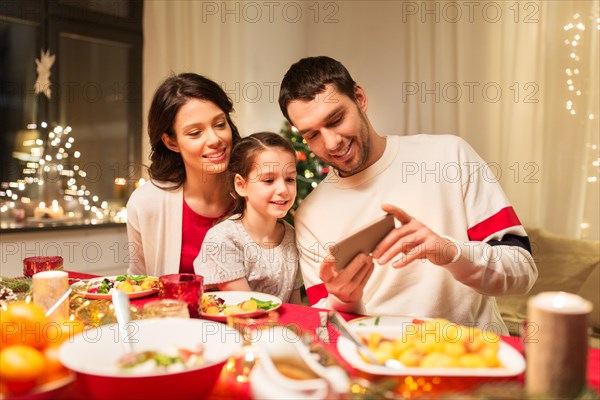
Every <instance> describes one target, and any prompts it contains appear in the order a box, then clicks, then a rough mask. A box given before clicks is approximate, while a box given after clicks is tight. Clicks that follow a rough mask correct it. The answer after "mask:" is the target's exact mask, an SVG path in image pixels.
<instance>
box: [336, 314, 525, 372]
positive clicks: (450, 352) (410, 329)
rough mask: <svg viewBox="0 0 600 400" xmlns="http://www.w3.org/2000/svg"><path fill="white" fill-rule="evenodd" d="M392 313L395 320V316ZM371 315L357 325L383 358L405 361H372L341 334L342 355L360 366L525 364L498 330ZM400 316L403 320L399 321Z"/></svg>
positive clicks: (512, 368)
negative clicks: (395, 363) (383, 319)
mask: <svg viewBox="0 0 600 400" xmlns="http://www.w3.org/2000/svg"><path fill="white" fill-rule="evenodd" d="M391 321H392V320H391V318H389V321H388V323H389V322H391ZM373 322H379V321H378V320H374V321H371V320H367V321H365V323H364V325H361V324H362V323H361V322H359V323H356V324H354V325H353V326H352V330H353V331H354V332H355V333H356V334H357V335H358V336H359V337H360V339H361V340H362V342H363V343H364V344H365V345H366V346H368V348H369V350H371V352H372V353H373V355H374V356H375V358H376V359H377V361H379V362H380V363H381V364H385V363H386V361H389V360H395V361H399V362H400V364H401V365H402V368H396V369H395V368H390V367H387V366H385V365H377V364H373V363H370V362H369V361H367V360H366V359H365V357H363V356H362V354H360V353H359V351H358V350H357V348H356V346H354V344H352V343H351V342H350V341H349V340H346V339H345V338H341V339H340V341H339V342H338V349H339V351H340V354H341V355H342V357H344V358H345V359H346V360H347V361H348V362H349V363H350V364H352V365H354V366H355V367H356V368H358V369H360V370H363V371H366V372H370V373H374V374H380V375H407V374H418V375H422V376H427V375H439V376H514V375H518V374H520V373H521V372H523V370H524V369H525V361H524V359H523V357H522V355H521V354H520V353H519V352H518V351H516V350H515V349H514V348H513V347H511V346H510V345H508V344H507V343H504V342H503V341H502V339H501V338H500V337H499V336H498V335H497V334H495V333H493V332H490V331H486V330H481V329H479V328H476V327H468V326H463V325H459V324H456V323H453V322H450V321H448V320H445V319H441V318H435V319H414V320H413V321H412V323H407V322H406V321H402V323H400V324H396V323H394V324H388V323H386V324H383V325H378V324H376V323H373ZM396 322H400V320H398V321H396Z"/></svg>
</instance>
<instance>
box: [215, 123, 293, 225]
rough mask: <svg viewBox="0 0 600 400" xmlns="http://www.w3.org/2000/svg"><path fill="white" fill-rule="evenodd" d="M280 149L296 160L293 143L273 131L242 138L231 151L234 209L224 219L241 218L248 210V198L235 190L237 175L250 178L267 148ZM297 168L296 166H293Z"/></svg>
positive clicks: (230, 182)
mask: <svg viewBox="0 0 600 400" xmlns="http://www.w3.org/2000/svg"><path fill="white" fill-rule="evenodd" d="M268 149H280V150H283V151H286V152H288V153H290V154H291V155H292V157H294V160H296V150H295V149H294V146H292V143H291V142H290V141H289V140H287V139H285V138H284V137H283V136H281V135H279V134H277V133H273V132H257V133H253V134H252V135H250V136H246V137H245V138H242V139H241V140H240V141H239V142H238V143H237V144H236V145H235V147H234V148H233V150H232V151H231V157H230V158H229V165H228V167H227V185H228V188H229V193H231V196H232V197H233V209H232V210H231V212H229V213H228V215H227V216H226V217H224V219H226V218H228V217H230V216H232V215H235V214H239V215H240V218H241V217H242V216H243V215H244V212H245V211H246V199H244V198H243V197H242V196H240V195H239V194H238V193H237V192H236V191H235V175H236V174H239V175H240V176H241V177H242V178H244V179H246V180H247V179H248V176H249V175H250V172H252V168H253V167H254V166H255V165H256V159H257V157H258V156H259V155H260V154H261V153H262V152H263V151H265V150H268ZM293 167H294V169H296V166H295V165H294V166H293Z"/></svg>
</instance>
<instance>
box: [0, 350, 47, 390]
mask: <svg viewBox="0 0 600 400" xmlns="http://www.w3.org/2000/svg"><path fill="white" fill-rule="evenodd" d="M45 369H46V360H45V359H44V355H43V354H42V353H41V352H40V351H39V350H37V349H34V348H33V347H30V346H25V345H22V344H15V345H12V346H8V347H6V348H3V349H2V351H0V379H2V380H3V381H4V382H5V384H6V387H7V388H8V390H9V391H11V392H17V391H18V392H21V391H25V390H28V389H31V388H32V387H34V386H35V384H36V382H37V380H38V379H40V377H41V376H42V374H44V371H45Z"/></svg>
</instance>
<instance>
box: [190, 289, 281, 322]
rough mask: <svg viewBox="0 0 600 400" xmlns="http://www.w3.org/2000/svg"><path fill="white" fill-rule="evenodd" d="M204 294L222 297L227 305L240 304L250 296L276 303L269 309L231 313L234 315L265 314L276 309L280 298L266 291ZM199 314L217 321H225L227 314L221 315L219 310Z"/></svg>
mask: <svg viewBox="0 0 600 400" xmlns="http://www.w3.org/2000/svg"><path fill="white" fill-rule="evenodd" d="M206 295H215V296H217V297H220V298H222V299H223V300H225V305H228V306H235V305H238V304H240V303H241V302H242V301H246V300H250V298H251V297H254V298H255V299H258V300H262V301H269V300H270V301H272V302H274V303H278V304H277V305H276V306H275V307H273V308H271V309H269V310H256V311H251V312H245V313H238V314H233V315H235V316H236V317H238V316H239V317H248V318H251V317H257V316H259V315H261V314H265V313H267V312H269V311H274V310H277V309H278V308H279V307H281V303H282V301H281V299H280V298H279V297H277V296H273V295H271V294H266V293H260V292H241V291H230V292H206V293H204V296H206ZM200 316H201V317H202V318H203V319H208V320H211V321H219V322H226V321H227V315H223V313H222V312H220V313H219V314H216V315H209V314H205V313H203V312H200Z"/></svg>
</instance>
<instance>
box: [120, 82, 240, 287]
mask: <svg viewBox="0 0 600 400" xmlns="http://www.w3.org/2000/svg"><path fill="white" fill-rule="evenodd" d="M231 112H233V103H232V102H231V100H230V99H229V98H228V97H227V95H226V94H225V92H224V91H223V89H222V88H221V87H220V86H219V85H218V84H216V83H215V82H213V81H211V80H210V79H207V78H205V77H203V76H200V75H197V74H191V73H186V74H180V75H177V76H171V77H169V78H168V79H166V80H165V81H164V82H163V83H162V84H161V85H160V86H159V88H158V89H157V90H156V93H155V94H154V98H153V99H152V104H151V106H150V111H149V113H148V135H149V136H150V145H151V153H150V160H151V164H150V168H149V171H148V172H149V175H150V178H151V181H150V182H148V183H146V184H145V185H143V186H141V187H140V188H138V189H137V190H135V191H134V192H133V193H132V195H131V197H130V198H129V201H128V203H127V236H128V239H129V247H130V251H129V269H128V274H132V275H152V276H160V275H164V274H169V273H178V272H190V273H193V272H194V267H193V262H194V259H195V258H196V256H197V255H198V252H199V251H200V246H201V245H202V241H203V240H204V236H205V235H206V232H207V231H208V229H210V228H211V227H212V226H213V224H214V223H215V222H217V221H218V220H219V218H221V217H222V216H223V215H224V214H226V213H227V212H228V211H229V210H230V209H231V207H232V201H233V200H232V198H231V196H230V195H229V194H228V193H227V182H226V179H225V178H226V170H227V164H228V163H229V155H230V153H231V149H232V148H233V146H234V145H235V143H237V141H238V140H239V139H240V134H239V132H238V130H237V128H236V126H235V125H234V124H233V122H232V121H231V117H230V113H231Z"/></svg>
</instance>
